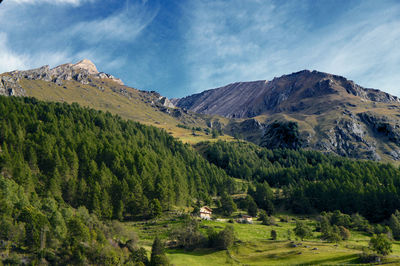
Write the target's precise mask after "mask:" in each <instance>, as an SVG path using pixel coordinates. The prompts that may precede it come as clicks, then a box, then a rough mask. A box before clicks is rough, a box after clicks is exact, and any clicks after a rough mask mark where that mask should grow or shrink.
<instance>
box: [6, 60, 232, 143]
mask: <svg viewBox="0 0 400 266" xmlns="http://www.w3.org/2000/svg"><path fill="white" fill-rule="evenodd" d="M0 95H6V96H30V97H35V98H37V99H40V100H45V101H54V102H67V103H73V102H76V103H79V104H80V105H82V106H87V107H91V108H95V109H98V110H103V111H109V112H111V113H113V114H118V115H120V116H121V117H123V118H127V119H131V120H135V121H138V122H141V123H144V124H147V125H153V126H156V127H159V128H163V129H165V130H166V131H167V132H169V133H170V134H172V135H173V136H174V137H177V138H179V139H181V140H182V141H184V142H191V143H193V142H197V141H202V140H207V139H210V138H211V135H210V134H209V132H211V130H212V128H213V127H215V126H217V127H221V126H220V125H223V124H227V121H228V119H225V118H223V117H215V116H209V115H199V114H196V113H188V112H187V111H184V110H182V109H180V108H175V106H174V105H173V104H172V103H171V102H170V101H169V100H168V99H167V98H166V97H163V96H161V95H160V94H159V93H157V92H155V91H151V92H149V91H141V90H137V89H134V88H131V87H128V86H125V85H124V83H123V82H122V81H121V80H120V79H118V78H116V77H114V76H112V75H109V74H106V73H103V72H99V71H98V70H97V68H96V66H95V65H94V64H93V63H92V62H91V61H90V60H87V59H84V60H82V61H80V62H78V63H76V64H63V65H60V66H57V67H55V68H52V69H50V68H49V66H43V67H40V68H37V69H32V70H26V71H17V70H16V71H12V72H8V73H3V74H0ZM193 128H195V133H193V131H192V129H193ZM225 138H227V137H225Z"/></svg>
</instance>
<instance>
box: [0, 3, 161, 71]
mask: <svg viewBox="0 0 400 266" xmlns="http://www.w3.org/2000/svg"><path fill="white" fill-rule="evenodd" d="M8 1H10V2H8ZM8 1H6V3H7V2H8V3H7V5H4V7H2V8H1V9H0V25H2V27H1V28H0V73H1V72H5V71H10V70H14V69H28V68H34V67H39V66H42V65H45V64H49V65H50V66H56V65H58V64H63V63H66V62H75V61H77V60H80V59H82V58H83V57H86V58H90V59H91V60H93V61H94V62H95V63H97V64H98V65H99V66H100V69H101V70H104V71H107V70H109V71H110V70H112V69H114V70H117V69H118V68H119V67H121V66H122V65H123V64H125V63H126V59H125V58H124V54H123V53H121V50H123V49H125V46H124V45H125V43H130V44H132V43H134V42H135V40H136V38H137V37H138V36H139V35H140V33H141V32H142V31H143V30H144V29H145V28H146V27H147V26H148V25H149V24H150V23H151V22H152V20H153V19H154V17H155V16H156V15H157V12H158V9H149V8H148V7H147V4H146V3H145V2H143V3H131V1H124V3H122V4H121V3H120V5H118V6H117V7H116V6H115V5H113V7H114V8H113V9H111V10H110V11H108V9H107V8H106V7H105V5H106V4H105V3H104V4H103V5H100V6H97V5H90V4H89V5H85V6H84V7H85V10H83V9H82V8H83V6H82V7H79V8H78V6H79V5H83V4H85V3H86V4H87V3H89V2H93V1H94V0H35V1H33V0H32V1H31V0H8ZM23 3H26V4H32V5H22V4H23ZM33 4H46V5H44V6H36V5H33ZM47 4H48V5H47ZM65 5H68V8H67V7H66V6H65ZM108 5H110V3H108ZM99 8H100V10H99ZM101 8H103V9H101ZM104 10H106V11H104ZM90 12H94V13H95V12H97V13H98V15H97V16H92V15H91V14H90ZM121 47H122V48H121Z"/></svg>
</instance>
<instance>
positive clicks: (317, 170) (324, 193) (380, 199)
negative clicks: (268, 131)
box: [197, 141, 400, 222]
mask: <svg viewBox="0 0 400 266" xmlns="http://www.w3.org/2000/svg"><path fill="white" fill-rule="evenodd" d="M197 149H198V150H200V152H201V153H202V154H203V155H204V157H205V158H206V159H207V160H208V161H209V162H210V163H213V164H215V165H216V166H218V167H220V168H222V169H224V170H225V171H226V173H227V174H228V175H230V176H232V177H235V178H239V179H244V180H247V181H249V182H250V183H252V182H255V183H267V185H269V186H271V187H274V188H277V189H278V191H279V194H278V197H277V199H278V201H279V202H280V203H283V204H284V206H285V208H287V209H290V210H292V211H293V212H294V213H299V214H309V213H319V212H322V211H335V210H340V211H342V212H344V213H347V214H353V213H359V214H361V215H362V216H364V217H366V218H367V219H368V220H370V221H371V222H381V221H383V220H385V219H388V218H389V217H390V216H391V214H393V213H394V212H395V211H396V209H397V208H399V206H400V169H399V168H396V167H395V166H393V165H392V164H384V163H379V162H373V161H362V160H353V159H348V158H344V157H339V156H335V155H329V154H322V153H320V152H316V151H306V150H290V149H275V150H268V149H265V148H261V147H259V146H256V145H254V144H250V143H247V142H240V141H239V142H229V143H228V142H222V141H218V142H216V143H200V144H198V146H197Z"/></svg>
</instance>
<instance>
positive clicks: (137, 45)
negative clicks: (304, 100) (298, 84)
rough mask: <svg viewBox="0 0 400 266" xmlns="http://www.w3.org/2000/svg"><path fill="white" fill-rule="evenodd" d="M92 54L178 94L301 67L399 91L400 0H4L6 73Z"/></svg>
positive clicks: (109, 69)
mask: <svg viewBox="0 0 400 266" xmlns="http://www.w3.org/2000/svg"><path fill="white" fill-rule="evenodd" d="M83 58H88V59H90V60H92V61H93V62H94V63H95V64H96V66H97V68H98V69H99V70H100V71H103V72H106V73H109V74H112V75H114V76H116V77H119V78H121V79H122V80H123V81H124V83H125V84H126V85H128V86H131V87H134V88H138V89H142V90H155V91H158V92H160V93H161V94H162V95H164V96H167V97H170V98H174V97H183V96H186V95H190V94H193V93H197V92H201V91H203V90H206V89H211V88H215V87H220V86H224V85H226V84H229V83H233V82H237V81H252V80H265V79H266V80H271V79H273V78H274V77H279V76H281V75H284V74H290V73H292V72H297V71H300V70H303V69H309V70H318V71H323V72H328V73H332V74H337V75H342V76H345V77H346V78H348V79H351V80H353V81H354V82H356V83H357V84H359V85H361V86H363V87H367V88H376V89H380V90H383V91H386V92H388V93H391V94H393V95H397V96H400V1H399V0H319V1H315V0H302V1H299V0H286V1H282V0H229V1H228V0H226V1H225V0H108V1H107V0H4V1H3V2H2V3H1V4H0V73H2V72H7V71H12V70H15V69H19V70H25V69H31V68H36V67H40V66H43V65H50V67H55V66H57V65H60V64H64V63H69V62H70V63H75V62H77V61H79V60H81V59H83Z"/></svg>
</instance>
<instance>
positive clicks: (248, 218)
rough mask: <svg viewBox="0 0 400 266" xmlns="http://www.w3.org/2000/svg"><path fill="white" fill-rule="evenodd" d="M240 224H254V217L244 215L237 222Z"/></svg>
mask: <svg viewBox="0 0 400 266" xmlns="http://www.w3.org/2000/svg"><path fill="white" fill-rule="evenodd" d="M237 222H238V223H242V224H252V223H253V217H251V216H249V215H242V217H240V218H239V219H238V220H237Z"/></svg>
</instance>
